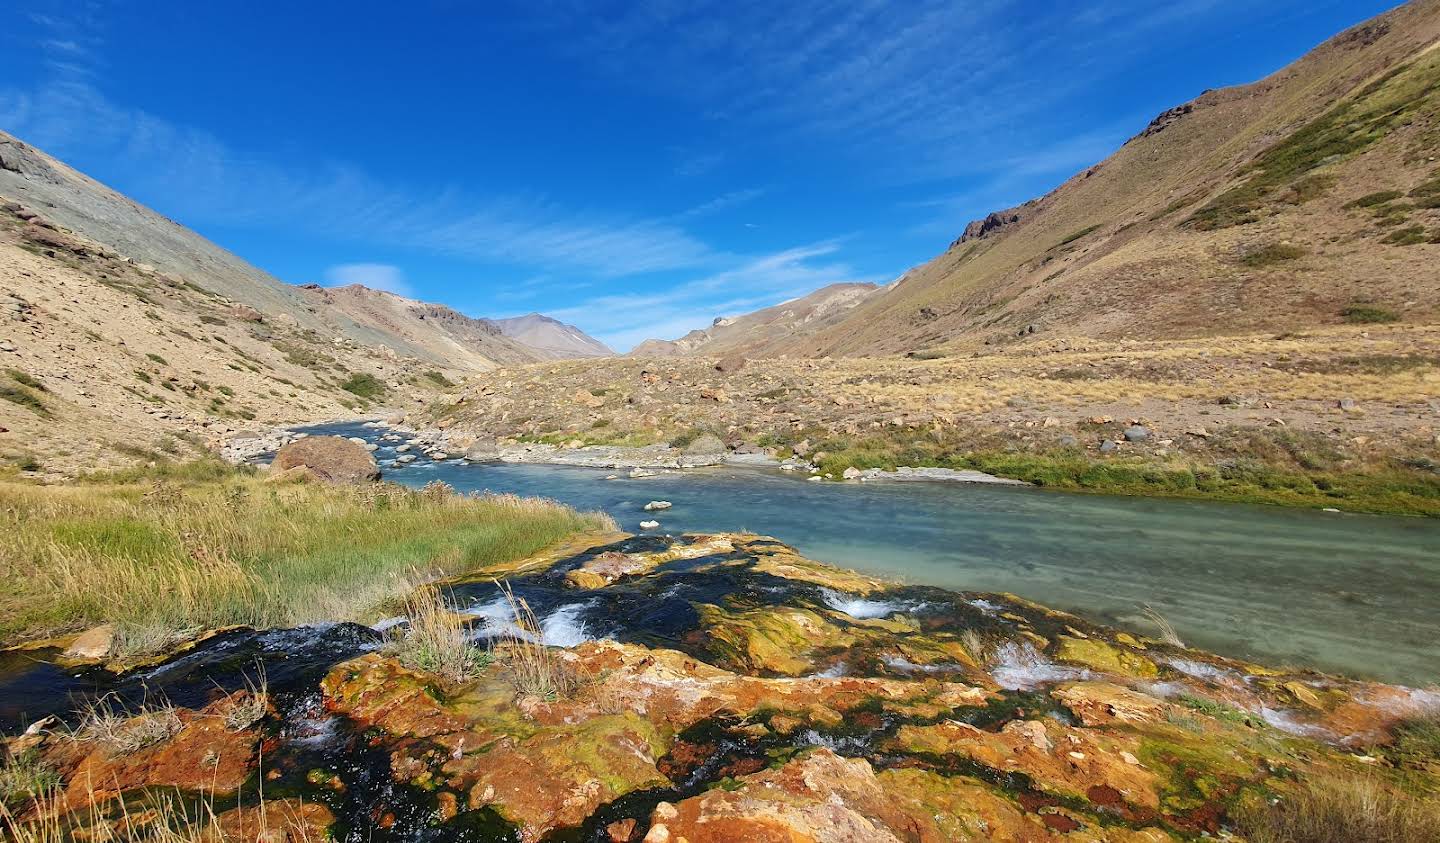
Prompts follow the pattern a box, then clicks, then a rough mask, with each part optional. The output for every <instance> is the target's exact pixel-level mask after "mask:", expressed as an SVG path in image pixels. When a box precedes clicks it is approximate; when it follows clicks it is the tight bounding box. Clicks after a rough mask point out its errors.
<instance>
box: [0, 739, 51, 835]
mask: <svg viewBox="0 0 1440 843" xmlns="http://www.w3.org/2000/svg"><path fill="white" fill-rule="evenodd" d="M59 786H60V774H59V773H57V772H55V769H54V768H53V767H51V766H50V765H48V764H46V763H45V762H44V761H42V760H41V759H40V756H39V754H38V753H36V752H35V751H34V750H30V751H27V752H22V753H20V754H19V755H14V756H10V757H8V758H6V759H5V761H4V763H3V764H0V808H3V807H4V806H7V805H21V804H23V803H25V802H27V801H29V800H31V799H34V798H36V797H39V796H42V795H44V794H46V793H49V792H50V791H51V790H53V789H55V788H57V787H59ZM0 827H3V826H0Z"/></svg>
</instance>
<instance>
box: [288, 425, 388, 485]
mask: <svg viewBox="0 0 1440 843" xmlns="http://www.w3.org/2000/svg"><path fill="white" fill-rule="evenodd" d="M299 467H304V468H305V469H306V471H307V472H309V473H310V474H311V475H313V476H314V477H316V478H318V479H320V480H324V481H327V482H330V483H364V482H367V481H370V480H379V479H380V467H379V466H378V465H377V464H376V463H375V457H374V456H372V455H371V453H370V451H369V450H368V449H366V447H365V446H364V445H361V444H357V443H355V442H351V441H350V440H348V439H341V438H340V437H338V436H307V437H305V438H304V439H299V440H296V441H294V442H291V443H289V444H288V445H285V446H284V447H283V448H281V449H280V450H279V451H277V452H276V453H275V460H274V462H272V463H271V464H270V470H271V471H272V472H275V473H277V474H279V473H281V472H286V471H289V470H291V469H295V468H299Z"/></svg>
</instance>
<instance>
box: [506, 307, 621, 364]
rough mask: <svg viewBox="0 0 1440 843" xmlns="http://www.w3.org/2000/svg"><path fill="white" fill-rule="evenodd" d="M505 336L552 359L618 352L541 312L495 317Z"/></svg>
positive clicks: (608, 354) (601, 355)
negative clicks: (501, 317)
mask: <svg viewBox="0 0 1440 843" xmlns="http://www.w3.org/2000/svg"><path fill="white" fill-rule="evenodd" d="M490 321H491V322H494V323H495V325H497V326H498V327H499V328H500V330H501V331H502V332H504V334H505V336H507V337H511V338H513V339H515V340H517V341H519V342H520V343H522V344H524V345H525V346H527V347H529V348H531V349H534V350H535V351H537V352H539V353H540V354H541V355H542V356H543V357H545V358H546V359H549V360H565V359H570V358H576V357H609V356H611V355H613V354H614V353H615V352H614V351H611V350H610V347H609V346H607V345H605V343H603V342H601V341H599V340H597V339H595V338H594V337H592V336H590V335H589V334H587V333H585V332H584V331H582V330H580V329H579V328H577V327H575V326H574V325H567V324H565V323H564V322H561V321H560V320H559V319H552V318H551V317H549V316H545V315H544V314H540V313H527V314H525V315H524V316H511V317H509V318H507V319H492V320H490Z"/></svg>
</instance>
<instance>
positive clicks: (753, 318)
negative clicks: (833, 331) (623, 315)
mask: <svg viewBox="0 0 1440 843" xmlns="http://www.w3.org/2000/svg"><path fill="white" fill-rule="evenodd" d="M885 289H888V288H882V287H879V286H877V285H875V284H831V285H830V286H828V287H822V288H820V289H819V290H816V291H815V292H813V293H811V294H809V295H808V296H803V297H801V298H798V299H792V300H791V301H787V302H781V303H780V304H777V305H775V306H774V307H767V308H765V309H764V310H757V311H755V312H754V313H747V314H744V315H743V316H736V317H732V318H725V317H718V318H716V319H715V323H714V324H712V325H711V326H710V327H708V328H704V329H702V330H696V331H691V332H690V333H688V334H686V335H685V336H683V337H681V338H680V339H678V340H653V339H652V340H646V341H645V342H643V343H641V344H640V345H638V346H636V347H635V349H634V350H633V351H631V352H630V356H631V357H674V356H681V355H690V354H706V355H718V354H730V353H736V352H739V353H744V354H748V355H752V356H757V357H765V356H770V354H769V352H770V351H771V349H772V348H773V347H774V346H776V345H777V344H784V343H791V342H796V341H798V340H799V339H800V338H803V337H807V336H810V335H812V334H814V333H816V332H818V331H820V330H823V329H824V328H827V327H829V326H831V325H834V324H836V323H838V322H840V321H841V320H843V319H845V317H846V316H848V315H849V314H850V312H851V311H852V310H854V309H855V308H856V307H858V306H859V305H860V304H861V303H863V302H865V301H868V300H870V299H872V298H874V297H876V296H878V295H879V294H880V293H882V292H884V290H885Z"/></svg>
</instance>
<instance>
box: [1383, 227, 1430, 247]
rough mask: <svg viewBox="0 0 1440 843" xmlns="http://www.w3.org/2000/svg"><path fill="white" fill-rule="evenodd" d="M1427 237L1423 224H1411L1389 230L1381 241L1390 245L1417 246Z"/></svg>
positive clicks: (1427, 238)
mask: <svg viewBox="0 0 1440 843" xmlns="http://www.w3.org/2000/svg"><path fill="white" fill-rule="evenodd" d="M1429 239H1430V238H1429V237H1427V236H1426V235H1425V226H1423V225H1412V226H1407V227H1405V228H1401V229H1397V230H1395V231H1392V232H1390V233H1389V234H1388V235H1386V236H1385V239H1384V240H1383V241H1382V242H1385V243H1389V244H1390V245H1392V246H1418V245H1419V244H1421V243H1424V242H1426V241H1427V240H1429Z"/></svg>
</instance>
